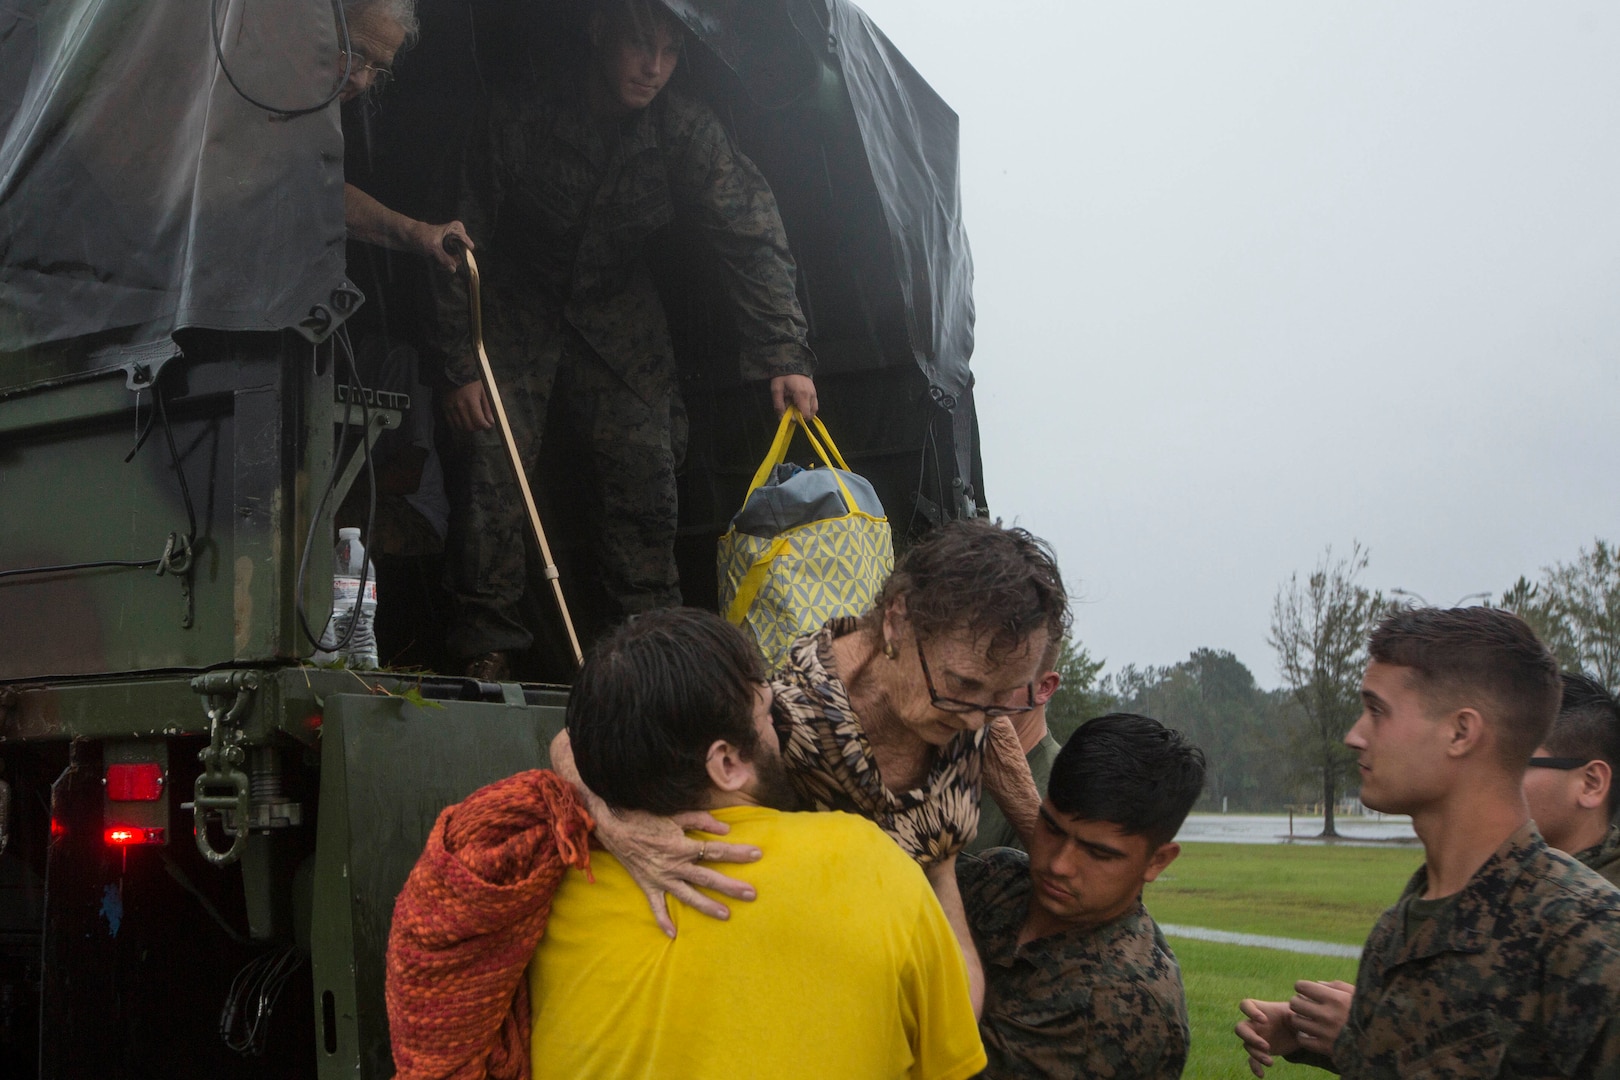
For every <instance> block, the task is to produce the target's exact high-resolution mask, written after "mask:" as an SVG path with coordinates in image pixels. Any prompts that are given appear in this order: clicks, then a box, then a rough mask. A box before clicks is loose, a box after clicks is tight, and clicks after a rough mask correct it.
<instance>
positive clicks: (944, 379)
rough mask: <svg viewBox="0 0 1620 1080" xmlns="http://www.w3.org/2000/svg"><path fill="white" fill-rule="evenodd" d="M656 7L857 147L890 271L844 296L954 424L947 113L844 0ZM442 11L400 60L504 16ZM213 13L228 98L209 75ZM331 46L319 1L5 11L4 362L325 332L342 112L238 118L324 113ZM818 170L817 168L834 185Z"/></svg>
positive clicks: (964, 309) (0, 287)
mask: <svg viewBox="0 0 1620 1080" xmlns="http://www.w3.org/2000/svg"><path fill="white" fill-rule="evenodd" d="M667 2H668V6H669V7H670V8H671V9H672V10H673V11H675V12H676V14H678V15H679V16H680V17H681V18H682V20H683V21H684V22H685V23H686V25H687V26H688V27H690V28H691V30H692V32H693V33H694V35H695V36H696V37H697V38H698V39H699V40H700V41H702V42H703V43H704V44H705V46H706V47H707V48H708V50H709V51H710V52H711V53H712V54H713V56H714V57H717V58H718V60H719V61H720V63H722V64H723V65H724V66H725V67H726V68H728V69H729V70H730V71H731V72H733V73H734V74H735V77H736V80H737V81H738V82H739V83H740V84H741V85H742V87H743V88H744V89H745V91H746V93H747V95H748V96H749V98H751V99H752V100H751V102H750V104H752V105H755V106H757V107H759V108H761V109H764V110H784V109H785V108H786V106H788V105H789V104H791V103H793V102H794V101H796V100H801V99H804V98H806V97H808V98H810V99H812V100H819V101H820V102H821V103H823V105H824V106H825V108H826V112H827V114H828V115H830V116H833V117H834V119H833V120H832V121H831V122H830V125H831V126H832V127H834V128H838V127H850V126H853V127H854V128H855V129H856V130H857V132H858V141H859V145H860V146H861V147H862V148H863V149H864V155H865V166H866V169H867V171H868V172H869V181H868V182H870V183H871V184H872V185H873V186H874V187H875V189H876V197H877V198H876V201H877V203H878V204H879V207H880V210H881V220H882V222H883V225H884V227H885V231H886V232H887V237H886V239H887V244H886V245H883V248H884V249H886V250H883V251H882V252H881V255H882V256H884V257H883V258H882V259H881V261H882V262H885V263H887V265H884V266H874V267H873V268H872V272H871V273H870V274H869V275H868V276H869V277H872V278H886V279H887V281H885V282H881V283H873V282H870V281H869V282H867V283H866V284H865V285H864V286H861V287H860V288H861V291H862V292H863V295H862V297H861V298H860V299H861V302H862V304H867V303H871V304H872V305H873V306H874V307H875V306H878V305H877V302H876V300H875V299H874V298H879V297H880V296H881V294H884V293H896V294H897V298H898V299H899V301H900V302H901V304H902V305H903V309H904V311H903V319H904V325H905V332H906V334H905V336H906V337H907V338H908V339H909V340H908V342H907V344H908V345H909V351H910V353H911V358H912V359H913V360H914V361H915V362H916V363H917V364H918V365H920V367H921V368H922V370H923V372H924V374H925V375H926V377H927V380H928V383H929V385H930V387H931V388H933V391H934V396H935V399H936V401H938V402H939V403H940V404H942V405H943V406H944V407H945V408H946V409H947V410H950V409H953V408H954V406H955V403H956V400H957V399H960V398H962V397H964V395H965V393H966V391H967V389H968V387H969V386H970V376H969V373H968V360H969V357H970V355H971V353H972V348H973V303H972V259H971V256H970V254H969V251H968V245H967V238H966V234H965V232H964V230H963V227H962V220H961V200H960V193H959V190H958V185H957V118H956V115H955V113H954V112H952V111H951V109H950V108H949V107H948V106H946V105H945V103H944V102H943V101H941V100H940V98H939V96H938V95H937V94H935V93H934V91H933V90H932V89H931V88H930V87H929V86H928V84H927V83H926V82H925V81H924V80H923V79H922V78H921V76H919V75H918V74H917V72H916V71H915V70H914V69H913V68H912V67H911V65H910V64H909V63H907V61H906V60H905V58H904V57H903V56H901V55H900V53H899V52H898V51H897V50H896V49H895V48H894V47H893V45H891V44H890V43H889V41H888V40H887V39H886V38H885V37H884V36H883V34H882V33H881V32H880V31H879V30H878V29H877V28H876V27H875V26H874V25H873V24H872V22H871V20H870V19H868V18H867V17H866V15H865V14H864V13H863V12H861V11H860V9H859V8H857V7H855V6H854V5H853V4H850V3H848V2H847V0H667ZM438 6H439V7H446V8H447V6H446V5H438ZM455 6H456V8H457V11H456V12H448V10H446V12H437V13H436V8H435V0H422V2H421V4H420V7H421V9H422V16H423V41H422V43H421V44H420V45H418V46H417V47H416V49H415V50H413V52H421V53H431V52H432V50H433V49H434V47H435V44H436V40H435V36H436V35H437V36H443V35H442V33H441V30H440V28H441V27H443V26H450V25H458V24H459V25H461V26H465V25H466V23H467V19H468V12H469V11H472V12H473V14H474V16H475V17H476V16H477V14H478V13H480V12H482V11H484V10H486V9H488V10H493V11H497V12H500V11H503V10H504V9H503V5H500V4H497V3H493V2H492V0H472V2H471V3H470V4H469V5H467V6H466V7H465V8H464V7H462V6H461V5H455ZM563 6H564V5H563V4H562V3H560V2H559V3H554V4H550V5H546V4H541V3H536V4H534V5H532V6H528V5H525V8H526V10H541V9H547V10H549V9H552V8H560V7H563ZM506 7H508V8H509V7H510V6H509V5H507V6H506ZM211 16H216V17H217V20H218V29H219V42H220V49H219V52H220V54H221V55H222V56H223V59H224V62H225V69H226V70H228V73H229V75H230V76H231V77H233V78H234V79H235V81H236V83H237V84H238V86H239V87H240V89H241V92H239V91H238V90H237V89H236V88H233V87H232V85H231V83H230V81H229V80H228V79H227V78H226V71H224V70H222V69H221V66H220V64H219V63H218V62H217V60H216V50H215V42H214V33H213V29H212V26H211ZM338 39H339V30H338V27H337V20H336V19H335V17H334V9H333V6H332V5H331V4H330V3H328V2H326V0H253V2H252V3H248V2H246V0H0V351H15V350H20V349H24V348H28V347H32V346H37V345H42V344H45V343H49V342H56V341H63V340H66V339H69V338H84V337H86V336H90V335H106V338H107V341H106V343H107V344H111V345H126V346H130V345H142V344H146V343H151V342H159V343H161V342H164V341H165V340H166V339H167V338H168V336H169V335H170V334H171V333H172V332H173V331H174V330H177V329H181V328H186V327H207V328H212V329H221V330H273V329H283V328H296V327H300V326H302V327H303V329H304V330H305V332H306V333H307V334H310V335H311V336H320V334H322V333H323V332H324V331H325V330H327V329H329V328H330V326H331V325H332V323H334V322H336V321H341V316H342V313H341V311H333V310H332V308H334V307H338V306H341V305H342V303H343V296H345V295H347V293H345V292H344V291H343V290H342V286H343V285H344V252H343V243H342V241H343V235H344V233H343V220H342V214H343V207H342V198H341V189H342V182H343V154H344V147H343V143H342V136H341V133H340V129H339V119H338V108H337V106H336V104H335V103H334V104H332V105H330V106H329V107H327V108H324V109H320V110H318V111H315V112H312V113H308V114H306V115H302V116H296V117H291V118H285V117H282V116H279V115H276V114H275V113H273V112H270V111H267V110H266V109H264V108H260V107H258V106H256V105H254V104H253V103H251V102H250V101H248V100H247V96H251V97H253V98H255V99H257V100H258V101H259V102H260V103H262V104H265V105H269V106H273V107H274V108H275V109H282V110H295V109H299V108H306V107H309V106H312V105H317V104H319V103H320V102H321V101H322V99H323V98H325V97H326V96H328V95H329V94H330V92H331V91H332V90H333V89H334V83H335V81H336V79H337V77H338V74H339V73H338V71H337V70H336V66H335V65H336V60H335V57H336V56H337V52H338V44H337V42H338ZM404 59H405V62H406V64H407V65H408V64H410V63H413V62H415V58H414V57H413V56H412V55H411V54H409V53H408V54H407V55H406V57H405V58H404ZM426 64H431V60H428V61H424V65H426ZM462 66H463V67H464V68H471V67H473V66H475V64H471V63H468V64H463V65H462ZM479 77H480V78H481V77H482V73H481V72H480V76H479ZM468 85H476V84H475V83H469V82H468V81H465V80H464V81H463V82H462V83H461V86H462V87H463V88H465V87H466V86H468ZM404 89H405V87H404V86H403V85H402V86H401V90H404ZM434 92H435V93H437V94H439V95H440V96H443V95H444V94H446V93H453V92H455V90H454V88H453V87H452V86H451V85H450V84H449V83H448V82H447V83H443V84H441V85H439V86H437V87H436V88H435V91H434ZM244 95H246V96H244ZM395 96H396V97H398V96H399V95H397V94H396V95H395ZM388 107H396V106H388ZM396 111H397V107H396ZM836 136H837V133H836V132H833V133H832V134H830V135H829V136H827V137H826V140H825V141H826V142H829V143H830V142H833V141H835V140H836ZM748 149H749V150H750V153H755V150H754V149H753V148H752V147H748ZM759 153H762V154H764V156H766V157H770V156H772V155H771V154H770V152H769V151H768V150H767V149H761V150H760V151H759ZM827 159H828V151H826V150H825V149H824V150H823V151H822V160H821V162H820V163H819V168H817V169H816V171H817V172H823V171H825V172H827V173H828V175H829V177H831V176H833V175H836V174H837V169H838V163H837V162H836V161H834V162H833V163H832V165H831V166H828V164H827ZM792 164H793V165H795V166H799V165H807V163H804V162H798V161H794V162H793V163H792ZM771 179H772V181H773V183H779V179H778V177H775V176H773V177H771ZM829 187H835V188H836V189H837V190H835V191H832V192H830V193H829V194H830V198H831V200H832V202H833V203H834V204H835V205H834V207H833V208H832V210H833V211H834V212H835V213H836V214H838V215H839V216H841V217H843V218H845V219H846V220H854V219H857V218H859V217H860V216H861V214H862V213H863V212H864V211H863V209H862V208H861V207H857V206H856V205H855V204H856V203H858V202H860V201H861V200H862V199H864V198H866V197H867V195H866V193H864V192H860V191H852V190H850V189H849V188H848V186H847V185H845V184H843V182H842V178H841V177H840V179H839V180H837V181H834V180H832V179H829ZM430 201H431V200H430ZM790 226H791V223H790ZM795 242H796V244H797V238H795ZM872 261H873V262H877V261H879V260H878V259H874V260H872ZM808 287H809V286H808V285H807V288H808ZM334 294H337V298H336V299H335V300H334ZM811 299H812V301H813V300H814V299H815V297H813V296H812V298H811ZM840 299H841V298H840ZM866 318H867V321H868V322H869V323H870V322H873V321H874V320H875V321H877V322H881V321H882V312H881V311H880V312H877V313H876V314H875V315H871V314H869V315H868V316H866ZM835 362H836V361H835ZM885 362H892V361H885ZM859 363H860V364H861V366H865V364H867V363H870V359H868V360H866V361H859Z"/></svg>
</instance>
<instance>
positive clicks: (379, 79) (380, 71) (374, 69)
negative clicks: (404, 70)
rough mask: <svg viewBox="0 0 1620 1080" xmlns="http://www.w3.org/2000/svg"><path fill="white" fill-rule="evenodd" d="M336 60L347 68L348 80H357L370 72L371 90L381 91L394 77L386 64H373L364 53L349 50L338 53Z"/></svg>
mask: <svg viewBox="0 0 1620 1080" xmlns="http://www.w3.org/2000/svg"><path fill="white" fill-rule="evenodd" d="M338 59H340V60H342V61H343V62H344V64H345V65H346V66H347V67H348V69H349V78H351V79H358V78H359V77H360V76H362V75H364V74H366V73H367V72H370V74H371V88H372V89H373V90H379V91H380V90H382V89H383V88H384V87H386V86H387V85H388V83H389V82H390V81H391V80H392V79H393V77H394V72H393V69H392V68H390V67H389V66H388V65H386V64H379V63H376V62H374V61H373V60H371V59H370V58H369V57H367V56H366V54H365V53H359V52H355V51H353V50H352V49H351V50H350V51H348V52H340V53H338Z"/></svg>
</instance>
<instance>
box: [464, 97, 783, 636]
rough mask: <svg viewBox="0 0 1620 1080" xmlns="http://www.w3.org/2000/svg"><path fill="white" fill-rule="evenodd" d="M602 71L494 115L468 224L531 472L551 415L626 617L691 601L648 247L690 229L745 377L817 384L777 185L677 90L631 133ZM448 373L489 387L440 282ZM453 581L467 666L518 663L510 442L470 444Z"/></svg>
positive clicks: (671, 401) (470, 171)
mask: <svg viewBox="0 0 1620 1080" xmlns="http://www.w3.org/2000/svg"><path fill="white" fill-rule="evenodd" d="M588 77H589V75H588V73H585V72H562V73H559V74H558V75H554V76H553V77H550V78H546V79H542V80H538V81H536V82H535V83H533V84H531V85H529V86H528V87H525V88H523V89H521V90H519V91H517V92H515V93H512V94H506V95H501V96H498V97H497V98H496V99H495V100H494V101H493V103H492V106H491V110H490V117H489V122H488V125H487V127H486V128H485V129H484V132H485V134H484V137H483V138H482V139H476V140H474V143H473V145H472V146H471V147H470V148H469V152H468V155H467V167H466V171H467V177H466V180H465V182H464V194H463V199H462V204H461V206H460V208H459V214H460V216H461V218H462V220H463V221H465V222H466V224H467V227H468V230H469V232H470V233H471V234H472V235H473V237H474V240H475V241H476V242H477V244H478V252H477V254H478V259H479V269H480V272H481V278H482V285H483V317H484V323H483V328H484V338H485V343H486V347H487V351H488V353H489V358H490V363H491V366H492V368H493V369H494V372H495V377H496V380H497V382H498V384H499V387H500V391H501V396H502V400H503V402H504V404H505V406H506V411H507V415H508V417H509V419H510V421H511V424H512V430H513V435H514V437H515V440H516V442H517V446H518V449H519V452H520V454H521V456H522V458H523V460H524V465H525V468H526V469H528V470H529V472H530V475H531V476H533V475H534V470H535V465H536V462H537V458H538V454H539V448H540V441H541V438H542V436H543V434H544V432H545V429H546V421H547V415H548V411H550V412H551V415H552V418H553V419H556V418H558V415H559V413H558V410H562V411H563V412H564V413H565V414H566V418H567V421H568V424H567V426H568V428H569V429H570V431H571V433H573V434H574V435H576V436H577V437H579V438H580V440H581V445H580V446H579V447H578V450H577V452H576V453H575V454H574V455H572V459H571V460H572V463H574V464H575V465H577V467H578V468H579V469H580V470H582V471H583V472H584V473H585V474H586V476H587V479H588V481H589V483H588V484H587V486H588V487H589V488H590V489H592V490H593V491H594V493H595V495H596V498H595V499H594V500H593V504H592V506H591V509H590V518H589V520H588V521H587V523H586V525H587V529H588V535H589V537H590V539H591V551H592V554H593V557H594V559H595V563H596V566H595V570H596V573H597V576H598V579H599V584H600V586H601V589H602V592H603V593H605V595H606V596H607V597H609V598H610V599H611V600H612V602H613V603H614V605H616V607H617V612H616V614H617V616H618V617H619V618H622V617H625V616H628V615H632V614H635V613H638V612H641V611H647V610H650V609H653V608H658V607H665V606H669V605H673V604H678V603H680V600H681V594H680V585H679V581H678V578H677V573H676V568H675V559H674V541H675V527H676V496H675V469H676V467H677V465H678V464H679V462H680V460H681V458H682V457H683V456H684V453H685V443H686V413H685V407H684V405H683V404H682V402H681V398H680V393H679V389H678V386H677V378H676V368H675V357H674V352H673V349H672V347H671V343H670V335H669V329H668V326H667V323H666V321H665V315H664V311H663V307H662V305H661V304H660V301H659V298H658V294H657V292H656V291H655V289H654V286H653V282H652V278H651V276H650V274H649V272H648V268H647V265H646V262H645V259H644V256H643V247H644V245H645V243H646V241H647V239H648V238H649V237H650V236H651V235H652V234H653V233H654V232H656V231H657V230H659V229H661V228H663V227H665V226H667V225H669V224H670V223H671V222H672V221H673V220H674V219H675V217H676V215H677V214H678V213H681V214H686V215H690V217H691V219H692V221H693V222H694V223H695V225H696V226H697V228H698V229H699V231H700V232H701V233H702V235H703V236H704V237H705V239H706V241H707V243H708V245H709V247H710V248H711V249H712V250H713V251H714V253H715V254H716V255H717V256H718V260H719V262H720V264H721V266H722V268H723V270H724V279H725V285H726V290H727V293H728V295H729V297H730V300H731V306H732V308H733V310H734V313H735V315H736V324H737V329H738V335H739V339H740V341H741V346H742V347H741V358H740V360H741V374H742V377H743V379H744V380H745V381H765V380H769V379H771V378H774V377H776V376H779V375H793V374H798V375H809V374H810V373H811V370H812V366H813V359H814V358H813V355H812V353H811V351H810V348H809V344H808V341H807V338H806V325H805V321H804V317H803V314H802V313H801V311H800V308H799V303H798V298H797V295H796V293H795V279H796V270H795V266H794V262H793V257H792V254H791V252H790V251H789V250H788V244H787V237H786V234H785V233H784V231H783V228H782V222H781V218H780V216H779V215H778V212H777V208H776V202H775V199H774V197H773V196H772V194H771V190H770V187H769V186H768V185H767V184H766V182H765V179H764V177H763V176H761V175H760V173H759V171H758V169H756V168H755V167H754V165H753V163H751V162H750V161H749V160H748V159H747V158H746V157H745V156H743V154H742V152H741V151H739V150H738V149H737V147H736V146H735V144H734V143H733V142H732V140H731V138H730V137H729V135H728V134H727V133H726V131H725V129H724V128H723V127H722V126H721V124H720V121H719V120H718V119H717V118H716V117H715V115H714V113H713V112H712V111H710V109H709V108H708V107H706V106H705V105H703V104H701V103H699V102H697V101H695V100H692V99H690V98H687V97H684V96H682V95H681V94H679V93H678V92H676V91H673V90H668V89H666V90H664V91H663V92H662V93H660V94H659V95H658V96H657V98H656V99H654V101H653V102H652V104H651V105H650V106H648V107H646V108H643V109H640V110H637V111H635V112H633V113H631V114H630V115H629V116H627V117H625V118H624V119H623V120H622V121H621V122H617V123H615V122H612V121H607V122H604V121H603V120H601V119H599V118H598V117H596V116H594V115H593V114H592V112H591V110H590V108H589V106H588V104H587V100H586V95H585V92H584V89H583V88H584V86H585V79H586V78H588ZM441 285H442V287H441V290H440V295H439V297H438V306H439V315H440V326H441V343H440V348H441V351H442V352H443V354H444V356H443V360H444V365H445V367H444V371H445V375H446V377H447V379H448V380H449V381H450V382H451V383H454V384H456V385H465V384H467V383H469V382H472V381H473V380H475V379H477V378H478V376H479V369H478V362H477V356H476V354H475V353H474V352H473V351H472V349H471V343H470V338H469V336H468V332H467V315H466V311H467V308H466V292H465V285H464V283H463V282H462V281H461V280H460V279H457V280H455V281H454V282H450V283H441ZM463 439H464V443H465V451H466V454H467V457H468V464H467V469H466V474H465V479H464V483H463V484H462V485H458V487H457V488H455V489H453V495H454V496H456V503H457V505H456V507H455V510H456V512H455V514H454V515H453V517H452V522H451V535H450V539H449V554H450V559H449V565H448V576H449V585H450V589H451V592H452V593H453V594H454V596H455V600H456V605H455V607H456V610H455V613H454V616H453V618H452V625H451V629H450V632H449V635H448V646H449V648H450V650H451V652H453V653H454V654H456V655H458V656H464V657H469V656H478V655H481V654H486V653H490V652H515V651H521V650H522V649H525V648H527V647H528V645H529V644H530V642H531V641H532V634H531V632H530V630H529V629H528V628H527V627H526V626H525V625H524V624H523V622H522V620H521V618H520V616H519V612H518V602H519V599H520V598H521V596H522V594H523V590H524V585H525V581H526V555H525V552H526V538H527V535H528V531H529V530H528V524H527V517H526V514H525V511H524V509H523V505H522V500H521V497H520V495H519V493H518V489H517V485H516V481H515V480H514V478H513V476H512V472H511V465H510V462H509V459H508V457H507V454H506V450H505V447H504V443H503V441H502V438H501V434H500V430H499V428H498V427H495V428H491V429H488V430H484V431H476V432H472V433H470V434H467V435H465V436H463Z"/></svg>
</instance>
